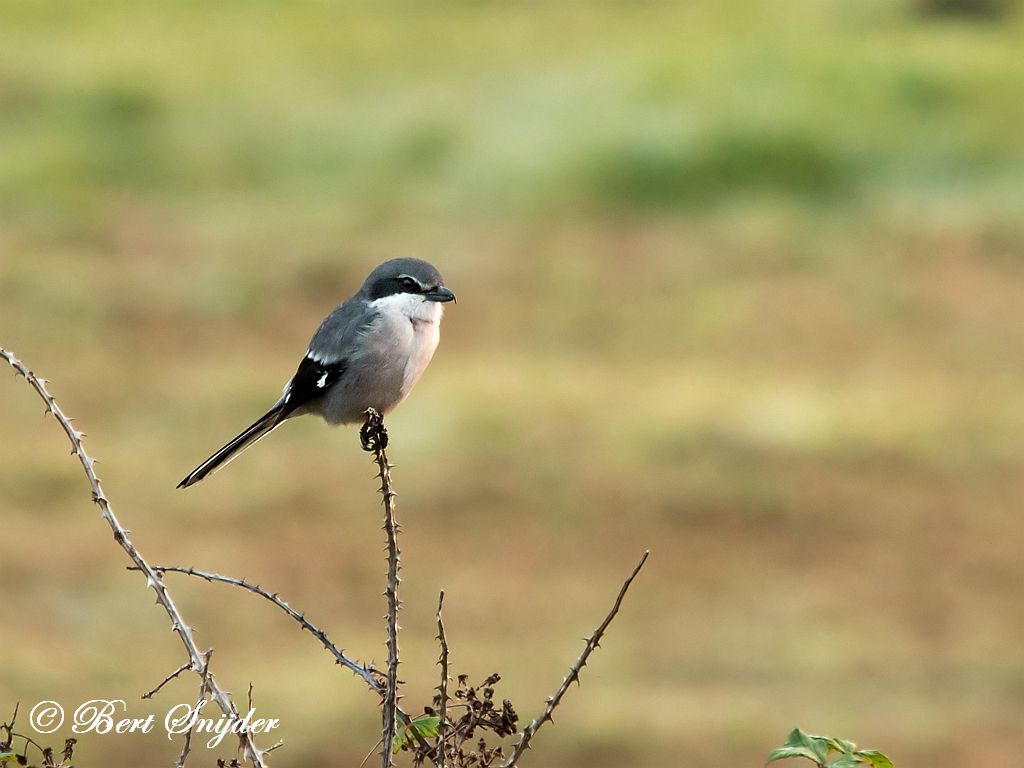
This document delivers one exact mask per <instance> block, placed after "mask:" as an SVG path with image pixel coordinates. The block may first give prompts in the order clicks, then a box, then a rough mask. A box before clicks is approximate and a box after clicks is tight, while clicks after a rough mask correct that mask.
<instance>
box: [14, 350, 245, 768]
mask: <svg viewBox="0 0 1024 768" xmlns="http://www.w3.org/2000/svg"><path fill="white" fill-rule="evenodd" d="M0 357H3V358H4V359H5V360H6V361H7V362H8V363H9V364H10V366H11V367H12V368H14V370H15V371H16V372H17V373H19V374H20V375H22V376H24V377H25V380H26V381H27V382H28V383H29V384H30V385H31V386H32V388H33V389H34V390H35V391H36V394H38V395H39V397H40V398H42V400H43V402H44V403H46V410H47V411H49V412H50V413H52V414H53V415H54V417H55V418H56V419H57V423H58V424H60V427H61V429H63V430H64V433H65V434H66V435H67V436H68V440H69V441H70V442H71V452H72V453H73V454H74V455H75V456H77V457H78V461H79V462H80V463H81V465H82V470H83V471H84V472H85V476H86V478H87V479H88V481H89V486H90V487H91V488H92V500H93V502H94V503H95V504H96V505H97V506H98V507H99V509H100V516H101V517H102V518H103V519H104V520H105V521H106V523H107V525H108V526H109V527H110V530H111V531H112V532H113V534H114V541H116V542H117V544H118V546H120V547H121V549H123V550H124V551H125V554H127V555H128V557H129V559H131V561H132V562H133V563H134V564H135V566H136V567H137V568H138V569H139V570H140V571H142V572H143V574H145V576H146V585H147V586H148V587H149V588H150V589H152V590H153V591H154V592H155V593H156V601H157V603H159V604H160V605H161V606H162V607H163V609H164V611H165V612H166V613H167V616H168V617H169V618H170V620H171V629H172V631H174V632H175V633H176V634H177V635H178V637H179V638H180V639H181V643H182V645H183V646H184V647H185V652H186V653H187V654H188V658H189V668H190V669H191V670H192V671H194V672H196V673H200V674H201V672H202V669H203V659H204V652H203V651H201V650H200V649H199V646H198V645H197V644H196V641H195V638H194V637H193V636H192V628H191V627H190V626H189V625H188V624H187V623H186V622H185V619H184V618H183V617H182V615H181V612H180V611H179V610H178V607H177V605H175V603H174V600H173V599H172V598H171V594H170V592H168V591H167V588H166V587H165V586H164V583H163V580H162V579H161V578H160V574H158V573H157V572H156V570H155V569H154V568H153V567H152V566H150V564H149V563H148V562H146V560H145V558H143V557H142V555H141V554H140V553H139V551H138V549H136V548H135V545H134V544H133V543H132V541H131V539H129V538H128V532H127V531H126V530H125V529H124V527H123V526H122V525H121V523H120V521H119V520H118V519H117V517H116V516H115V515H114V511H113V509H112V508H111V506H110V501H109V500H108V499H107V497H106V495H105V494H104V493H103V487H102V486H101V485H100V479H99V477H97V476H96V470H95V463H96V462H95V460H94V459H93V458H92V457H91V456H90V455H89V454H88V453H86V451H85V448H84V447H83V445H82V437H83V435H82V433H81V432H79V431H78V430H77V429H75V428H74V426H73V425H72V423H71V419H69V418H68V416H67V415H66V414H65V413H64V411H63V410H61V407H60V406H59V405H58V404H57V401H56V400H54V399H53V396H52V395H51V394H50V393H49V391H48V390H47V389H46V385H45V383H44V381H43V380H42V379H40V378H38V377H37V376H36V375H35V374H33V373H32V371H31V370H29V369H28V367H27V366H26V365H25V364H24V363H23V362H22V361H21V360H19V359H18V358H17V357H15V356H14V355H13V354H12V353H11V352H8V351H7V350H6V349H4V348H3V347H0ZM207 689H208V690H209V692H210V697H211V698H212V699H213V700H214V701H216V702H217V706H218V707H220V710H221V712H223V713H224V714H225V715H228V716H229V717H230V716H232V715H235V716H237V714H238V710H237V708H236V707H235V705H234V703H233V702H232V701H231V698H230V697H229V696H228V694H227V693H226V692H225V691H224V690H223V689H222V688H221V687H220V686H219V685H218V683H217V681H216V680H215V679H214V677H213V676H212V675H209V677H208V680H207ZM242 746H243V752H244V756H245V757H246V758H248V759H249V760H251V761H252V763H253V765H254V766H256V768H264V765H265V764H264V762H263V757H262V755H263V753H262V752H261V751H260V749H259V748H258V747H257V746H256V745H255V743H253V741H252V738H251V737H250V736H249V735H248V734H245V735H244V736H243V745H242Z"/></svg>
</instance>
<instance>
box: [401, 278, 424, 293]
mask: <svg viewBox="0 0 1024 768" xmlns="http://www.w3.org/2000/svg"><path fill="white" fill-rule="evenodd" d="M402 288H403V289H404V290H406V291H418V290H419V288H420V286H419V283H417V282H416V281H415V280H413V279H412V278H411V277H403V278H402Z"/></svg>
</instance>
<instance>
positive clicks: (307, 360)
mask: <svg viewBox="0 0 1024 768" xmlns="http://www.w3.org/2000/svg"><path fill="white" fill-rule="evenodd" d="M346 367H347V365H346V361H345V360H338V361H336V362H333V363H324V362H318V361H316V360H314V359H313V358H312V357H309V356H308V355H307V356H306V357H304V358H302V362H301V363H299V367H298V369H297V370H296V371H295V375H294V376H292V380H291V381H289V382H288V386H287V388H286V389H285V391H284V398H283V401H282V403H281V412H280V413H279V414H278V416H277V421H278V423H280V422H282V421H284V420H285V419H287V418H288V417H289V416H290V415H291V414H292V413H294V412H295V411H296V410H297V409H299V408H301V407H302V406H303V405H305V404H306V403H308V402H309V401H310V400H315V399H316V398H318V397H322V396H323V394H324V392H326V391H327V390H328V389H330V387H331V386H332V385H333V384H335V383H336V382H337V381H338V379H340V378H341V377H342V376H343V375H344V373H345V368H346Z"/></svg>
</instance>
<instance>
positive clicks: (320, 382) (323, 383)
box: [316, 373, 327, 389]
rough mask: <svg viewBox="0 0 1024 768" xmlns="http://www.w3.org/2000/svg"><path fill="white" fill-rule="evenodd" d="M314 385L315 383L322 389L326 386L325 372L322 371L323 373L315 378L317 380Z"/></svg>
mask: <svg viewBox="0 0 1024 768" xmlns="http://www.w3.org/2000/svg"><path fill="white" fill-rule="evenodd" d="M316 385H317V387H319V388H320V389H323V388H324V387H326V386H327V374H326V373H324V375H323V376H321V377H320V378H319V379H318V380H317V382H316Z"/></svg>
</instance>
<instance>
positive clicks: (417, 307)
mask: <svg viewBox="0 0 1024 768" xmlns="http://www.w3.org/2000/svg"><path fill="white" fill-rule="evenodd" d="M454 300H455V294H454V293H452V292H451V291H450V290H449V289H448V288H446V287H445V285H444V281H443V280H442V278H441V273H440V272H438V271H437V269H435V268H434V266H433V265H432V264H429V263H427V262H426V261H421V260H420V259H391V260H390V261H385V262H384V263H383V264H381V265H380V266H379V267H377V268H376V269H375V270H373V272H371V273H370V275H369V277H367V278H366V282H364V283H363V287H362V288H360V289H359V292H358V293H356V294H355V296H353V297H352V298H350V299H348V300H347V301H345V302H344V303H342V304H341V305H339V306H338V307H337V308H336V309H335V310H334V311H333V312H331V313H330V314H329V315H328V316H327V317H326V318H324V321H323V322H322V323H320V327H319V328H318V329H317V331H316V333H314V334H313V338H312V339H311V340H310V342H309V348H308V349H307V350H306V354H305V356H304V357H303V358H302V362H300V363H299V367H298V370H296V371H295V375H294V376H292V378H291V381H289V382H288V384H287V385H285V388H284V394H282V395H281V398H280V399H279V400H278V401H277V402H276V403H274V407H273V408H271V409H270V410H269V411H267V412H266V413H265V414H263V415H262V416H261V417H260V418H258V419H257V420H256V421H255V422H254V423H253V424H252V425H251V426H250V427H248V428H247V429H246V430H244V431H243V432H242V433H241V434H240V435H238V437H236V438H235V439H234V440H232V441H231V442H229V443H228V444H227V445H225V446H224V447H223V448H221V449H220V450H219V451H217V452H216V453H215V454H213V455H212V456H211V457H210V458H208V459H207V460H206V461H204V462H203V463H202V464H200V465H199V466H198V467H196V469H195V470H193V471H192V472H191V473H189V475H188V477H186V478H185V479H184V480H182V481H181V482H180V483H179V484H178V487H179V488H187V487H188V486H190V485H194V484H195V483H198V482H199V481H200V480H202V479H203V478H204V477H206V476H207V475H209V474H212V473H213V472H215V471H216V470H217V469H219V468H220V467H223V466H224V465H225V464H227V463H228V462H229V461H231V460H232V459H233V458H235V457H236V456H237V455H238V454H240V453H241V452H242V451H244V450H245V449H246V448H248V447H249V446H250V445H252V444H253V443H255V442H256V441H257V440H260V439H262V438H263V437H266V436H267V435H269V434H270V433H271V432H273V431H274V430H275V429H277V428H278V427H279V426H281V424H283V423H284V422H285V421H286V420H288V419H290V418H293V417H295V416H301V415H303V414H306V413H312V414H316V415H318V416H321V417H323V419H324V421H326V422H327V423H328V424H351V423H354V422H360V421H362V420H363V418H364V413H365V411H366V410H367V409H368V408H373V409H375V410H376V411H377V412H378V413H381V414H385V413H387V412H388V411H390V410H391V409H393V408H394V407H395V406H396V405H398V404H399V403H400V402H402V401H403V400H404V399H405V398H406V396H407V395H408V394H409V392H410V391H411V390H412V388H413V385H414V384H415V383H416V382H417V381H418V380H419V378H420V376H422V375H423V371H424V370H426V367H427V364H428V363H429V362H430V358H431V357H433V355H434V350H435V349H436V348H437V343H438V341H439V340H440V338H441V315H442V314H443V306H442V305H443V304H444V303H446V302H449V301H454Z"/></svg>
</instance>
